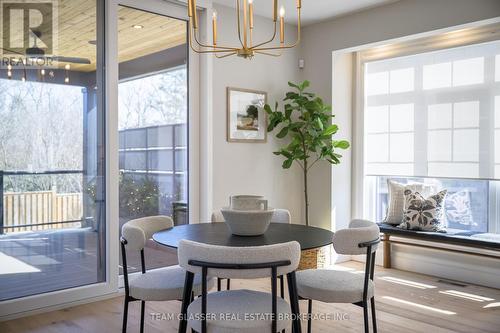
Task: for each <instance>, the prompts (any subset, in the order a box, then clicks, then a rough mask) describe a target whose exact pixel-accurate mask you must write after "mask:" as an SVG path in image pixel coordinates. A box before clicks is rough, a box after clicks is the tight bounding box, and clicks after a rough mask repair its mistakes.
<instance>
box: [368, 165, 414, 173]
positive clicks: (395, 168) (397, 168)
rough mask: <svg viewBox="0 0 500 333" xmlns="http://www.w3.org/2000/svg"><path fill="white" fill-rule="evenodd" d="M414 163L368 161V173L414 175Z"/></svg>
mask: <svg viewBox="0 0 500 333" xmlns="http://www.w3.org/2000/svg"><path fill="white" fill-rule="evenodd" d="M413 172H414V167H413V163H368V164H367V166H366V173H367V174H371V175H399V176H408V175H413Z"/></svg>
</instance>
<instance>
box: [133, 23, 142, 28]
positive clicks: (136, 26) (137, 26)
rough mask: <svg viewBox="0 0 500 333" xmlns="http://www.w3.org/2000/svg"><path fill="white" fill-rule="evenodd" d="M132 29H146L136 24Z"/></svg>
mask: <svg viewBox="0 0 500 333" xmlns="http://www.w3.org/2000/svg"><path fill="white" fill-rule="evenodd" d="M132 28H134V29H142V28H144V26H143V25H140V24H134V25H133V26H132Z"/></svg>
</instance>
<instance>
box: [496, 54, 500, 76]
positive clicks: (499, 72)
mask: <svg viewBox="0 0 500 333" xmlns="http://www.w3.org/2000/svg"><path fill="white" fill-rule="evenodd" d="M495 81H497V82H498V81H500V54H499V55H497V56H496V57H495Z"/></svg>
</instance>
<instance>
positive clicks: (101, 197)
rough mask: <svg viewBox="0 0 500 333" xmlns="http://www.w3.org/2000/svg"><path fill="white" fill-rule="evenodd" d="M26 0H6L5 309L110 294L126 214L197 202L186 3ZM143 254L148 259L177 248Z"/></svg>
mask: <svg viewBox="0 0 500 333" xmlns="http://www.w3.org/2000/svg"><path fill="white" fill-rule="evenodd" d="M29 3H30V4H31V5H33V7H32V8H31V7H29V6H30V5H29V4H27V3H25V2H21V1H17V0H12V1H8V0H2V1H0V5H1V6H2V7H1V11H2V13H3V14H2V15H1V17H0V19H1V20H2V24H1V25H0V28H2V29H4V31H2V33H1V35H2V36H3V39H2V44H1V45H0V53H1V56H2V58H1V59H2V61H1V62H0V198H1V200H0V319H4V318H8V317H9V316H12V315H17V314H20V313H25V312H26V311H30V310H38V309H40V308H44V307H50V306H53V305H61V304H69V303H71V302H75V301H81V300H85V299H92V298H93V297H99V296H102V295H106V294H115V293H116V292H117V290H118V287H119V281H120V278H119V273H120V270H119V265H120V262H119V260H120V259H119V258H120V255H119V247H118V240H119V235H120V229H121V226H122V225H123V224H124V223H125V222H127V221H129V220H130V219H134V218H138V217H142V216H149V215H169V216H172V217H173V219H174V221H175V223H176V224H184V223H188V221H190V220H193V221H197V220H198V215H197V214H196V215H193V214H194V213H193V212H197V211H198V207H199V204H200V203H199V195H193V193H199V191H198V188H199V186H200V185H199V184H200V181H199V168H198V164H197V163H188V161H193V160H197V159H198V158H199V148H198V147H197V145H195V146H194V148H193V149H190V148H189V147H190V145H189V142H199V125H198V122H199V120H198V117H193V116H192V114H190V113H193V112H194V111H193V110H196V112H197V110H198V104H199V102H198V99H197V98H196V99H195V98H193V96H198V95H199V86H200V79H199V76H198V75H202V74H199V73H201V72H200V71H199V66H200V63H199V62H200V59H199V57H198V56H196V55H193V54H192V53H191V54H189V56H188V48H187V46H186V36H187V27H186V16H187V15H186V9H185V7H184V6H182V5H174V4H170V3H168V2H165V1H159V0H143V1H140V2H138V1H135V0H109V1H104V0H54V1H53V2H50V0H43V1H38V0H33V1H30V2H29ZM6 18H8V20H9V22H5V19H6ZM26 23H29V24H26ZM104 31H105V32H106V33H104ZM188 58H189V61H188ZM5 59H8V61H5ZM104 64H106V66H104ZM188 65H189V70H188ZM104 68H106V70H104ZM207 82H208V79H207ZM188 83H189V84H188ZM188 91H189V93H188ZM206 104H208V103H206ZM188 105H189V106H188ZM188 120H189V121H188ZM207 127H208V126H207ZM195 157H196V158H195ZM146 253H147V260H146V262H147V267H148V268H156V267H161V266H166V265H171V264H174V263H175V262H176V260H177V259H176V258H177V256H176V254H175V253H173V252H168V251H167V250H165V249H163V248H160V247H158V246H155V245H154V244H153V243H152V242H151V243H150V244H148V249H147V250H146ZM138 259H139V258H138V257H133V256H132V257H131V258H130V261H129V265H130V266H131V267H130V268H129V269H130V271H134V270H136V268H137V267H138Z"/></svg>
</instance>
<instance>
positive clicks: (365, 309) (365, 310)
mask: <svg viewBox="0 0 500 333" xmlns="http://www.w3.org/2000/svg"><path fill="white" fill-rule="evenodd" d="M363 319H364V323H365V333H370V328H369V327H368V302H363Z"/></svg>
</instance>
